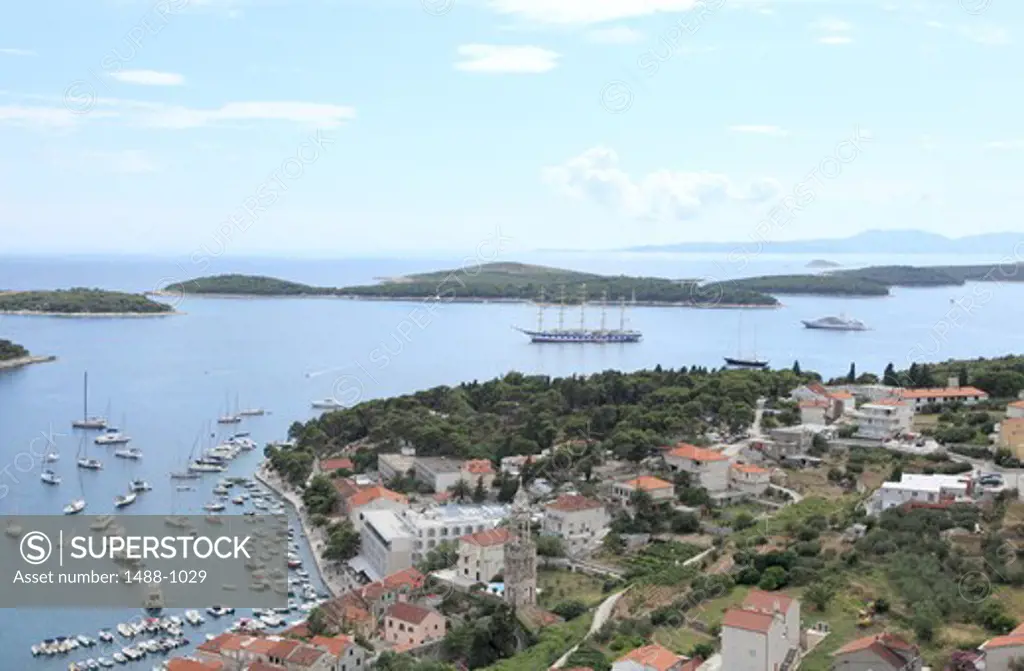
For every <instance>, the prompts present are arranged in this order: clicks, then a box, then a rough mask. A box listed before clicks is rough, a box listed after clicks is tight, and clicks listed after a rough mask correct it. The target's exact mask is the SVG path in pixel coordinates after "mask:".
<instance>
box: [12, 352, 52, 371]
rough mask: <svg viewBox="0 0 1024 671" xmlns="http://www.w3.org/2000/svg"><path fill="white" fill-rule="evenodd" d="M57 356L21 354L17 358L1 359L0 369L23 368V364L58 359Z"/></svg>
mask: <svg viewBox="0 0 1024 671" xmlns="http://www.w3.org/2000/svg"><path fill="white" fill-rule="evenodd" d="M56 360H57V357H55V356H52V355H51V356H19V357H17V358H16V359H7V360H5V361H0V370H9V369H13V368H21V367H22V366H31V365H32V364H34V363H47V362H49V361H56Z"/></svg>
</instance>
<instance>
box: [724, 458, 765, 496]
mask: <svg viewBox="0 0 1024 671" xmlns="http://www.w3.org/2000/svg"><path fill="white" fill-rule="evenodd" d="M729 476H730V482H731V483H732V486H733V488H734V489H738V490H739V491H741V492H746V493H748V494H752V495H754V496H759V495H761V494H764V493H765V492H766V491H767V490H768V487H769V486H770V485H771V471H769V470H768V469H767V468H761V467H760V466H755V465H753V464H733V465H732V467H731V468H730V470H729Z"/></svg>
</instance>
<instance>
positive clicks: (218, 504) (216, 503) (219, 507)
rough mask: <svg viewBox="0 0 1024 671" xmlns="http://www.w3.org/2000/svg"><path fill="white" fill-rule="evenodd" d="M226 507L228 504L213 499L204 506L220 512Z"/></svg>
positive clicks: (205, 508) (206, 508) (211, 510)
mask: <svg viewBox="0 0 1024 671" xmlns="http://www.w3.org/2000/svg"><path fill="white" fill-rule="evenodd" d="M225 507H226V506H225V505H224V504H223V503H221V502H220V501H211V502H210V503H207V504H206V505H205V506H203V509H204V510H209V511H210V512H218V511H221V510H224V508H225Z"/></svg>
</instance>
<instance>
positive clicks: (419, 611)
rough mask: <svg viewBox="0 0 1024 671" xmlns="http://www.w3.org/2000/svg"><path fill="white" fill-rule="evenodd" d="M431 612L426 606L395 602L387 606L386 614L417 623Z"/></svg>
mask: <svg viewBox="0 0 1024 671" xmlns="http://www.w3.org/2000/svg"><path fill="white" fill-rule="evenodd" d="M433 612H434V611H432V610H430V609H428V608H422V607H420V606H414V605H413V604H411V603H395V604H392V605H391V607H390V608H388V611H387V615H388V617H393V618H395V619H396V620H401V621H403V622H408V623H410V624H419V623H421V622H423V620H425V619H426V618H427V616H428V615H430V614H431V613H433Z"/></svg>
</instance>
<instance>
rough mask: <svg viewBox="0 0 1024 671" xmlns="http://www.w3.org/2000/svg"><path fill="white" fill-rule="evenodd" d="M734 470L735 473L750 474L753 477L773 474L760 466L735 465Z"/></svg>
mask: <svg viewBox="0 0 1024 671" xmlns="http://www.w3.org/2000/svg"><path fill="white" fill-rule="evenodd" d="M732 468H733V470H734V471H739V472H740V473H750V474H751V475H760V474H767V473H770V472H771V471H769V470H768V469H767V468H761V467H760V466H755V465H753V464H733V465H732Z"/></svg>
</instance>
